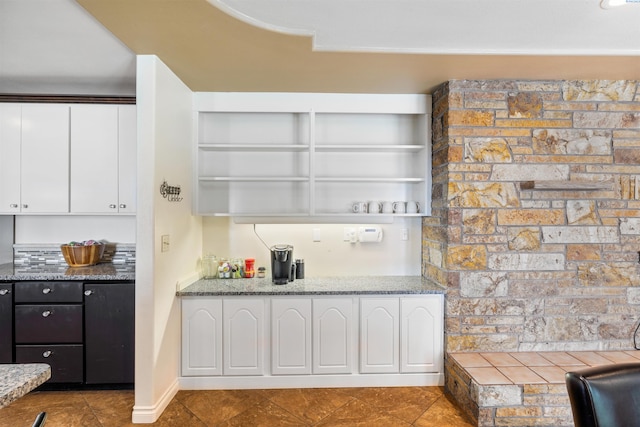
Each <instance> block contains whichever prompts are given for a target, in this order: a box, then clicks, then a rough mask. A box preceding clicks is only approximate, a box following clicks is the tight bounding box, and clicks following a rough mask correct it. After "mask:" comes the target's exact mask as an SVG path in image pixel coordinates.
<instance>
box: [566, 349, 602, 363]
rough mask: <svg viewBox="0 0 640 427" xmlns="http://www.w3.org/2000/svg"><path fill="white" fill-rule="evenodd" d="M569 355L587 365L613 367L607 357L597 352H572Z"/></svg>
mask: <svg viewBox="0 0 640 427" xmlns="http://www.w3.org/2000/svg"><path fill="white" fill-rule="evenodd" d="M568 354H569V355H571V356H573V357H575V358H576V359H578V360H579V361H581V362H582V363H584V364H585V365H589V366H600V365H611V361H610V360H609V359H607V358H605V357H602V356H601V355H599V354H598V353H596V352H595V351H570V352H568Z"/></svg>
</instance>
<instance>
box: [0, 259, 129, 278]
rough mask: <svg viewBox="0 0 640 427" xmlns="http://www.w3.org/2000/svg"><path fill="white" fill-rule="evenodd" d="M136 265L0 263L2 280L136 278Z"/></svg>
mask: <svg viewBox="0 0 640 427" xmlns="http://www.w3.org/2000/svg"><path fill="white" fill-rule="evenodd" d="M135 278H136V274H135V265H133V264H113V263H100V264H96V265H92V266H89V267H76V268H72V267H69V266H68V265H67V264H25V265H20V264H15V265H14V264H12V263H8V264H0V280H2V281H13V280H16V281H18V280H110V281H118V280H127V281H129V280H135Z"/></svg>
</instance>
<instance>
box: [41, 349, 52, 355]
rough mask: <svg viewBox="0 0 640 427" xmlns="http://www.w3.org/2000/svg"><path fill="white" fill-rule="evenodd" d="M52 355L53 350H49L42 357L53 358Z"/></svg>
mask: <svg viewBox="0 0 640 427" xmlns="http://www.w3.org/2000/svg"><path fill="white" fill-rule="evenodd" d="M52 353H53V352H52V351H51V350H47V351H45V352H44V353H42V357H49V356H51V354H52Z"/></svg>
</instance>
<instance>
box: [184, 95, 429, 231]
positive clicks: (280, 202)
mask: <svg viewBox="0 0 640 427" xmlns="http://www.w3.org/2000/svg"><path fill="white" fill-rule="evenodd" d="M195 109H196V111H195V114H196V117H197V129H198V134H197V135H198V136H197V141H196V146H197V149H196V159H195V167H194V169H195V171H196V173H195V181H196V182H195V188H196V192H197V194H196V197H195V198H194V200H195V207H194V210H195V212H196V213H197V214H199V215H220V216H234V217H240V218H242V217H249V218H250V220H255V217H262V218H269V217H284V218H287V219H288V220H289V221H292V220H295V217H297V218H298V220H304V219H305V218H307V219H308V220H313V221H316V222H322V221H327V222H331V219H336V218H338V219H340V220H342V221H350V222H372V221H378V220H381V218H382V217H385V218H386V220H389V219H392V218H393V217H394V216H424V215H429V214H430V203H429V201H430V188H431V181H430V176H431V160H430V159H431V157H430V154H431V148H430V140H431V137H430V127H429V124H430V109H431V100H430V97H429V96H427V95H364V94H360V95H356V94H291V93H288V94H287V93H280V94H277V93H276V94H270V93H260V94H258V93H242V94H239V93H198V94H196V106H195ZM370 201H377V202H383V201H387V202H408V201H415V202H418V203H419V205H420V208H421V209H420V211H419V212H409V213H407V212H401V213H391V212H386V213H382V212H380V213H369V214H367V215H366V216H363V215H362V214H357V213H354V212H353V210H352V207H353V204H354V203H356V202H370ZM382 221H383V222H385V220H382Z"/></svg>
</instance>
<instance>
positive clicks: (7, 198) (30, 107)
mask: <svg viewBox="0 0 640 427" xmlns="http://www.w3.org/2000/svg"><path fill="white" fill-rule="evenodd" d="M1 107H2V113H1V114H2V118H1V119H0V122H2V125H1V126H2V130H0V135H1V136H0V150H1V152H2V153H1V155H0V167H1V168H2V175H1V176H0V179H1V181H0V187H2V192H1V194H0V212H2V213H27V214H41V213H66V212H68V211H69V106H68V105H55V104H24V105H18V104H5V105H2V106H1Z"/></svg>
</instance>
